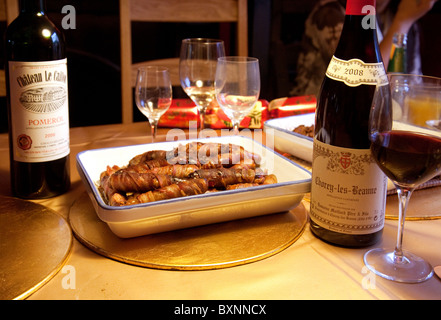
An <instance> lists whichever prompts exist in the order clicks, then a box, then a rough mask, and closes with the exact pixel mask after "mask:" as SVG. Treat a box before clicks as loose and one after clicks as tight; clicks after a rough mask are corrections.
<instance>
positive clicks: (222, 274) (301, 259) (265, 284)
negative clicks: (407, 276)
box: [0, 122, 441, 306]
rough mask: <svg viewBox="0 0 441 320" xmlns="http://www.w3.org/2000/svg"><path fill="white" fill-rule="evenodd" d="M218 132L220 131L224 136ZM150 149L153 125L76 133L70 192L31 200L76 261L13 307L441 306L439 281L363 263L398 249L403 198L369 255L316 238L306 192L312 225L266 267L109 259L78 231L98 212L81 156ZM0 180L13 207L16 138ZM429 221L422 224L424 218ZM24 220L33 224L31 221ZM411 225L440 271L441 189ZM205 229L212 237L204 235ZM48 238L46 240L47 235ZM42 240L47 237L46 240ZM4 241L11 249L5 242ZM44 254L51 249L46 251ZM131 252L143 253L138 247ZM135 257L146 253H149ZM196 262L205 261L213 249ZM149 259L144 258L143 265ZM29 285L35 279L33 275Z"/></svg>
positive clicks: (412, 242)
mask: <svg viewBox="0 0 441 320" xmlns="http://www.w3.org/2000/svg"><path fill="white" fill-rule="evenodd" d="M169 130H171V129H170V128H164V127H162V128H159V129H158V132H157V137H156V141H166V139H167V137H168V136H167V133H168V132H169ZM183 132H185V133H186V138H188V134H189V131H188V129H183ZM213 132H219V130H214V131H213ZM263 141H265V139H263ZM148 143H151V135H150V129H149V126H148V124H146V122H135V123H130V124H105V125H97V126H85V127H73V128H70V169H71V170H70V171H71V187H70V189H69V191H68V192H66V193H65V194H62V195H59V196H56V197H53V198H48V199H39V200H26V201H28V202H31V203H33V204H37V205H38V206H41V207H44V208H48V209H50V211H51V212H55V213H56V214H57V215H59V216H60V218H61V219H62V221H65V222H66V224H67V226H68V228H67V229H66V231H63V232H64V233H65V234H66V235H67V237H71V241H70V242H69V244H68V254H67V255H66V256H65V258H63V259H62V262H61V263H60V264H59V265H58V266H57V267H56V270H55V271H54V272H53V273H52V274H51V275H50V277H46V278H45V279H43V280H42V281H41V283H35V286H32V288H29V289H28V290H26V292H22V293H20V294H19V295H17V296H16V297H14V296H13V297H8V299H9V298H11V299H15V298H17V299H28V300H107V299H112V300H125V299H135V300H138V299H140V300H175V301H176V305H177V306H178V305H180V304H179V303H178V301H180V300H309V299H314V300H317V299H318V300H321V299H326V300H328V299H331V300H352V299H355V300H360V299H362V300H375V299H378V300H402V299H403V300H405V299H406V300H407V299H410V300H420V299H424V300H426V299H429V300H438V299H441V279H440V278H439V277H438V276H436V275H434V276H432V277H431V278H430V279H429V280H427V281H424V282H421V283H399V282H394V281H390V280H387V279H384V278H381V277H379V276H375V275H374V274H373V273H371V272H370V271H369V270H368V269H367V268H366V267H365V265H364V262H363V256H364V254H365V252H366V251H367V250H369V249H371V248H376V247H393V246H394V245H395V242H396V236H397V224H398V220H397V218H396V215H397V214H396V212H397V211H398V204H397V199H396V198H397V196H396V195H395V194H391V195H389V196H388V197H387V206H386V219H385V225H384V230H383V235H382V239H381V241H380V242H378V243H376V244H375V245H372V246H370V247H368V248H344V247H339V246H334V245H331V244H329V243H326V242H324V241H322V240H320V239H318V238H317V237H315V236H314V235H313V233H312V232H311V230H310V227H309V221H308V210H309V194H308V193H306V194H305V196H304V197H303V199H302V201H301V202H300V204H299V205H298V206H297V207H296V208H294V209H293V210H292V211H293V214H294V215H297V214H300V215H302V214H304V215H305V217H306V218H305V219H306V220H305V223H304V224H303V225H302V226H301V230H300V231H299V232H298V236H297V237H295V239H293V240H292V241H290V242H289V244H288V245H286V246H283V248H281V249H280V250H277V251H276V252H273V253H272V254H268V255H264V256H263V257H261V258H259V259H249V260H248V261H244V262H243V263H236V264H232V265H227V266H221V267H213V268H203V269H201V268H199V269H197V268H195V269H191V268H187V269H185V268H184V269H183V268H181V269H180V268H160V267H159V268H158V267H155V265H148V264H146V265H142V264H137V263H133V262H131V261H129V260H124V259H119V258H115V257H114V256H112V255H111V254H106V252H105V251H102V250H101V251H100V250H99V248H96V247H94V246H93V245H91V244H88V243H87V241H84V239H82V236H81V234H80V235H79V233H81V231H78V230H79V228H78V227H77V228H76V231H75V230H74V229H73V228H72V219H71V217H70V215H71V214H72V211H73V210H76V211H78V210H80V211H81V210H82V209H81V208H89V209H88V210H90V208H93V207H92V206H91V203H90V201H91V200H90V198H89V196H88V193H87V189H86V187H85V184H84V182H83V181H82V179H81V177H80V174H79V171H78V169H77V163H76V162H77V155H78V154H79V153H81V152H83V151H85V150H92V149H101V148H114V147H121V146H129V145H138V144H148ZM275 151H276V152H277V150H275ZM283 156H284V157H288V158H289V159H290V161H293V162H296V163H298V164H299V165H301V166H302V167H304V168H307V167H308V163H305V162H304V161H302V160H300V159H296V158H295V157H291V156H290V155H289V154H286V153H284V154H283ZM109 162H111V159H109ZM0 176H1V181H2V183H1V184H0V196H2V197H4V198H5V197H11V198H14V197H13V196H12V194H11V187H10V169H9V143H8V133H1V134H0ZM3 208H4V207H3ZM92 212H93V210H92ZM421 213H423V214H422V216H423V217H422V218H418V215H421ZM1 214H3V212H2V213H0V215H1ZM23 214H24V215H26V212H23ZM80 214H81V212H80ZM93 214H94V213H93ZM277 214H278V213H274V214H269V215H266V216H265V217H258V218H249V219H263V218H264V219H266V220H265V221H266V222H265V223H271V221H272V219H277ZM426 214H427V215H426ZM408 217H409V218H408V219H407V220H406V222H405V232H404V242H403V243H404V248H405V249H406V250H409V251H411V252H413V253H415V254H417V255H419V256H421V257H423V258H424V259H426V260H427V261H428V262H429V263H430V264H431V265H432V266H434V267H435V266H439V265H441V186H434V187H430V188H425V189H421V190H417V191H415V192H414V194H413V196H412V199H411V201H410V207H409V210H408ZM415 217H416V218H415ZM89 218H90V219H95V220H93V221H94V223H96V224H99V223H100V221H99V219H98V218H97V217H96V216H93V217H89ZM247 219H248V218H247ZM229 223H231V222H220V223H218V224H217V225H218V226H217V228H220V229H216V228H214V227H212V228H211V229H210V228H207V227H208V226H197V227H193V228H190V229H187V230H185V236H186V239H185V240H186V241H189V242H184V241H183V240H182V239H178V238H177V237H176V236H174V235H175V234H177V233H178V232H182V231H168V232H166V233H167V237H168V238H167V239H168V240H167V241H168V242H173V241H177V242H179V241H181V242H180V243H181V244H180V246H182V247H181V248H180V250H184V249H185V248H183V247H185V246H186V245H188V246H191V241H196V242H197V241H198V240H197V239H190V238H191V237H192V235H194V237H200V236H204V237H205V239H213V238H210V234H208V233H209V232H210V230H214V231H215V232H217V233H218V234H217V236H218V238H216V239H223V238H221V237H220V235H219V233H222V232H223V231H222V230H226V231H225V232H227V230H228V228H224V229H222V226H225V225H227V224H229ZM237 223H240V222H237ZM99 226H100V228H101V229H100V230H102V231H100V232H102V234H103V236H102V237H103V239H104V240H103V241H106V240H105V239H106V238H105V236H104V234H108V230H106V229H105V228H107V226H106V225H105V224H104V223H103V224H102V225H101V224H100V225H99ZM247 226H249V224H244V225H242V227H243V229H242V231H239V232H247V230H246V228H247ZM84 227H85V228H87V227H88V226H84ZM201 230H205V231H204V232H201ZM207 230H208V231H207ZM219 230H220V231H219ZM238 230H239V229H238ZM29 231H30V230H22V231H18V232H23V233H25V232H29ZM214 231H213V232H214ZM236 231H237V230H236ZM40 232H42V233H44V229H43V230H42V231H40ZM34 236H37V237H38V235H34ZM98 236H99V235H98ZM157 236H158V235H157ZM160 236H161V235H159V237H160ZM164 236H165V235H164ZM270 236H271V235H270ZM272 236H273V237H274V236H277V235H274V234H273V235H272ZM146 237H147V236H146ZM143 238H144V239H143ZM101 240H102V239H100V241H101ZM190 240H191V241H190ZM1 241H2V242H3V241H7V240H6V239H1ZM118 241H120V242H118V243H119V244H118V245H120V246H121V245H124V242H128V241H130V242H131V243H132V244H133V243H135V244H136V243H138V247H139V243H142V244H146V245H148V241H146V240H145V237H143V236H141V237H139V238H135V239H130V240H129V239H121V240H118ZM136 241H138V242H136ZM226 241H227V240H226ZM246 241H248V242H249V243H251V244H252V243H253V242H255V243H259V242H260V243H261V240H260V239H258V237H256V238H253V235H252V233H249V235H248V236H247V239H246ZM121 243H122V244H121ZM6 245H7V244H6ZM167 245H171V243H167ZM213 245H215V247H214V248H218V249H220V248H222V243H221V242H218V243H216V244H213V243H210V242H209V241H207V243H204V245H203V246H202V248H205V247H206V250H207V251H208V250H216V249H213V247H210V246H213ZM40 246H44V245H43V244H40ZM2 248H4V246H2ZM130 248H131V249H132V250H134V249H133V248H134V245H131V247H130ZM136 249H137V250H140V252H143V251H142V248H141V249H140V248H136ZM154 252H155V254H156V255H159V256H160V255H161V252H160V250H156V251H154ZM0 254H1V253H0ZM128 254H129V253H128ZM193 254H196V255H197V254H201V255H204V254H205V253H204V249H201V250H200V252H199V253H197V252H196V253H195V252H193ZM148 258H149V257H138V259H148ZM152 258H153V257H152ZM0 259H1V257H0ZM21 263H22V264H26V263H27V261H26V257H23V261H21ZM12 272H13V271H12ZM24 277H25V278H26V275H25V276H24ZM1 280H2V281H4V280H5V279H1ZM14 281H22V279H21V278H20V277H17V278H16V279H15V280H14Z"/></svg>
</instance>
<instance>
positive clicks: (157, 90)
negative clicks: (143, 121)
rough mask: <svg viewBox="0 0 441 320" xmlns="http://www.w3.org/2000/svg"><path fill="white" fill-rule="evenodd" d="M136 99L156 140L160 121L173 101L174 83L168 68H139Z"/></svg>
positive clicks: (153, 139)
mask: <svg viewBox="0 0 441 320" xmlns="http://www.w3.org/2000/svg"><path fill="white" fill-rule="evenodd" d="M135 100H136V106H137V107H138V109H139V111H141V112H142V113H143V114H144V115H145V116H146V117H147V119H148V121H149V123H150V126H151V130H152V142H154V141H155V139H156V131H157V127H158V121H159V119H160V118H161V116H162V115H163V114H164V113H165V112H166V111H167V110H168V108H169V107H170V104H171V102H172V85H171V81H170V74H169V71H168V69H167V68H165V67H158V66H148V67H140V68H138V75H137V77H136V86H135Z"/></svg>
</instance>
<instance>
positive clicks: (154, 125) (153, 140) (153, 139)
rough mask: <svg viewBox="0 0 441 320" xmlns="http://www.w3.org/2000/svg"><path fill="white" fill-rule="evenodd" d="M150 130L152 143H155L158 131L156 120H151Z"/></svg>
mask: <svg viewBox="0 0 441 320" xmlns="http://www.w3.org/2000/svg"><path fill="white" fill-rule="evenodd" d="M149 122H150V128H151V129H152V142H155V139H156V131H158V130H157V129H158V120H151V121H149Z"/></svg>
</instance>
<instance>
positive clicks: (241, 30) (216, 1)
mask: <svg viewBox="0 0 441 320" xmlns="http://www.w3.org/2000/svg"><path fill="white" fill-rule="evenodd" d="M247 5H248V4H247V0H184V1H183V0H120V32H121V99H122V122H123V123H131V122H133V91H132V88H133V87H134V86H135V79H136V70H137V67H138V66H139V65H149V64H150V65H152V64H155V65H164V66H166V67H168V68H169V69H170V76H171V78H172V84H173V85H180V84H179V83H180V82H179V58H172V59H161V60H154V61H148V62H141V63H137V64H136V65H133V63H132V32H131V31H132V29H131V22H132V21H137V22H189V23H190V22H195V23H221V22H232V23H236V24H237V33H236V39H237V54H238V55H240V56H247V55H248V9H247Z"/></svg>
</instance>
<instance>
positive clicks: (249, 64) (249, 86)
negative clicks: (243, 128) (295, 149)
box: [215, 57, 260, 135]
mask: <svg viewBox="0 0 441 320" xmlns="http://www.w3.org/2000/svg"><path fill="white" fill-rule="evenodd" d="M215 87H216V99H217V102H218V103H219V105H220V107H221V108H222V110H223V111H224V112H225V114H226V115H227V116H228V117H229V118H230V120H231V122H232V124H233V132H234V134H235V135H237V134H238V133H239V124H240V122H241V121H242V119H243V118H244V117H245V116H246V115H247V114H248V113H249V112H250V111H251V110H252V109H253V107H254V105H255V104H256V102H257V100H258V99H259V93H260V71H259V60H258V59H256V58H252V57H221V58H219V59H218V64H217V70H216V83H215Z"/></svg>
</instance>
